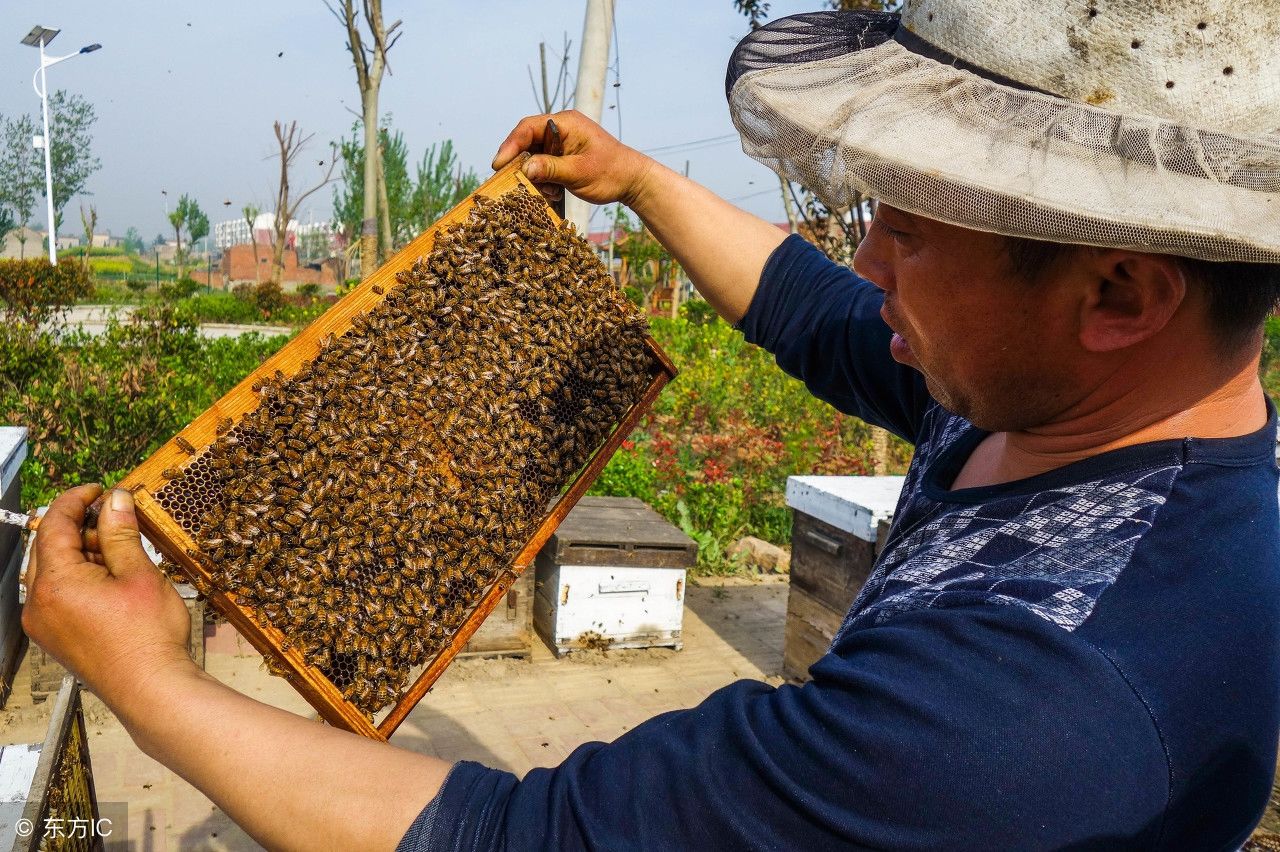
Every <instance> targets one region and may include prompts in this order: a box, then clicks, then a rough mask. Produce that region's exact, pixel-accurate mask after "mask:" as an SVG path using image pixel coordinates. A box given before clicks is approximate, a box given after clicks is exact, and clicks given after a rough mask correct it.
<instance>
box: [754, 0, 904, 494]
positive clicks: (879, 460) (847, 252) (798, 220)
mask: <svg viewBox="0 0 1280 852" xmlns="http://www.w3.org/2000/svg"><path fill="white" fill-rule="evenodd" d="M826 5H827V8H830V9H839V10H843V11H854V10H858V9H865V10H868V11H873V12H889V11H896V10H897V9H898V8H900V7H901V5H902V4H901V2H899V0H827V2H826ZM733 6H734V8H735V9H736V10H737V11H739V12H741V13H742V14H743V15H745V16H746V17H747V20H748V21H749V22H750V24H751V28H752V29H753V30H754V29H756V28H757V27H759V26H761V23H762V22H763V21H764V20H765V19H766V18H767V17H768V16H769V3H767V2H761V0H733ZM778 180H779V182H780V184H781V186H782V201H783V206H784V207H785V208H786V210H787V218H788V220H789V221H790V222H791V230H792V231H793V232H799V233H800V234H802V235H803V236H804V237H805V238H806V239H808V240H809V241H810V242H811V243H813V244H814V245H816V246H817V247H818V248H819V249H821V250H822V252H823V253H824V254H825V255H827V257H829V258H831V259H832V260H834V261H836V262H837V263H843V264H846V265H847V264H850V263H852V262H853V254H854V252H855V251H856V250H857V248H858V244H859V243H860V242H862V240H863V238H865V237H866V235H867V229H868V228H869V227H870V223H871V219H872V217H873V216H874V215H875V200H874V199H870V198H865V199H864V198H863V197H862V195H861V194H858V193H855V194H854V196H853V204H852V205H851V206H850V207H849V209H847V210H833V209H831V208H829V207H827V206H826V205H825V204H824V203H823V202H822V201H821V200H819V198H818V197H817V196H816V195H814V194H813V193H812V192H810V191H809V190H808V189H807V188H805V187H798V186H796V184H794V183H792V182H791V181H789V180H787V179H786V178H783V177H781V176H779V178H778ZM871 432H872V438H873V456H874V458H873V464H874V469H875V471H876V472H877V473H884V472H885V471H886V470H887V469H888V459H889V433H888V432H887V431H886V430H884V429H881V428H879V427H878V426H873V427H872V429H871Z"/></svg>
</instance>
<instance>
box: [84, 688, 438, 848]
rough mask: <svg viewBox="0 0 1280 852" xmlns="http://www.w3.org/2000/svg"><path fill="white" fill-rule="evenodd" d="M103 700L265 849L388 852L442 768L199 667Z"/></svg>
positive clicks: (432, 790)
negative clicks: (277, 704) (269, 701)
mask: <svg viewBox="0 0 1280 852" xmlns="http://www.w3.org/2000/svg"><path fill="white" fill-rule="evenodd" d="M104 700H106V701H107V704H108V706H110V707H111V709H112V710H113V711H114V712H115V713H116V715H117V716H118V717H119V718H120V719H121V721H122V722H123V724H124V725H125V727H126V729H127V730H128V731H129V733H130V735H131V736H132V737H133V739H134V741H135V742H136V743H137V744H138V746H139V748H141V749H142V750H143V751H144V752H146V753H147V754H148V755H150V756H151V757H153V758H155V759H156V760H158V761H159V762H160V763H162V764H164V765H165V766H168V767H169V768H170V769H172V770H173V771H174V772H176V773H177V774H179V775H181V776H182V777H183V778H185V779H186V780H187V781H188V782H190V783H191V784H192V785H194V786H195V787H197V788H198V789H199V790H200V791H201V792H203V793H204V794H205V795H207V796H208V797H209V798H210V799H211V800H212V801H213V802H214V803H216V804H217V805H218V806H219V807H220V808H222V809H223V811H225V812H226V813H227V815H228V816H230V817H231V819H232V820H234V821H235V822H236V823H237V824H238V825H240V826H241V827H242V828H244V830H245V831H247V832H248V833H249V834H250V835H251V836H252V837H253V838H254V839H255V840H257V841H258V842H259V843H261V844H262V845H264V846H266V847H267V848H269V849H317V848H332V849H341V850H357V849H371V850H373V849H381V850H390V849H394V848H395V846H396V844H397V843H399V841H400V839H401V837H402V836H403V835H404V832H405V831H406V830H407V829H408V828H409V825H410V824H411V823H412V822H413V820H414V818H415V817H416V816H417V815H418V813H419V811H421V809H422V808H423V807H424V806H425V805H426V804H427V803H428V802H429V801H431V799H433V798H434V797H435V794H436V792H437V791H438V790H439V788H440V786H441V784H443V783H444V779H445V775H446V774H447V773H448V770H449V765H448V764H446V763H445V762H444V761H441V760H438V759H436V758H433V757H427V756H425V755H420V754H415V753H413V752H409V751H405V750H403V749H398V748H395V747H392V746H389V745H386V744H383V743H377V742H374V741H372V740H368V739H365V738H363V737H359V736H357V735H355V734H350V733H347V732H345V731H339V730H337V729H335V728H331V727H329V726H327V725H324V724H321V723H319V722H314V721H310V720H307V719H304V718H302V717H300V716H296V715H294V714H292V713H288V712H286V711H283V710H280V709H277V708H274V707H269V706H267V705H265V704H262V703H261V702H258V701H255V700H253V699H251V698H248V697H246V696H244V695H241V694H240V693H238V692H236V691H235V690H233V689H230V688H229V687H227V686H224V685H223V684H221V683H219V682H218V681H217V680H215V679H214V678H212V677H210V676H208V675H206V674H205V673H203V672H201V671H199V670H198V669H196V668H195V667H194V666H190V667H188V668H175V669H173V670H172V671H170V672H167V673H165V674H163V675H158V676H153V677H151V678H149V679H147V680H146V681H145V682H143V683H141V684H137V685H135V686H133V687H132V688H130V689H129V690H128V691H127V693H120V696H119V697H117V696H114V695H112V694H111V693H110V691H108V696H106V697H105V699H104Z"/></svg>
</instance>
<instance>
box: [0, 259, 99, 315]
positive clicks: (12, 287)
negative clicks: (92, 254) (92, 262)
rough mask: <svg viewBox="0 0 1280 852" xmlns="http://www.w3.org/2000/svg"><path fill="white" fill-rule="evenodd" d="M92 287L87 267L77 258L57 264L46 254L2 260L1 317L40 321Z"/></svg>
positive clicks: (72, 301)
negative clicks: (50, 260) (54, 264)
mask: <svg viewBox="0 0 1280 852" xmlns="http://www.w3.org/2000/svg"><path fill="white" fill-rule="evenodd" d="M91 290H92V287H91V285H90V282H89V276H88V275H86V274H85V271H84V267H82V266H81V265H80V262H79V261H77V260H75V259H73V258H66V259H64V260H62V261H59V263H58V265H57V266H53V265H52V264H50V263H49V261H47V260H45V259H44V258H38V259H34V260H0V321H3V322H5V323H6V324H9V323H29V324H33V325H39V324H40V323H43V322H47V321H48V320H49V319H51V318H52V317H54V316H56V315H57V314H59V313H61V312H62V311H63V310H65V309H66V308H68V307H69V306H71V305H73V304H75V303H76V301H77V300H78V299H82V298H84V297H85V296H87V295H88V294H89V293H90V291H91Z"/></svg>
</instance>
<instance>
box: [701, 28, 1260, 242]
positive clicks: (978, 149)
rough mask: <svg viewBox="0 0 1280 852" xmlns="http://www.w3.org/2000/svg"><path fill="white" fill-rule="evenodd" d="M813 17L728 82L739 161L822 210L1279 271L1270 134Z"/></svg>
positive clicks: (759, 46)
mask: <svg viewBox="0 0 1280 852" xmlns="http://www.w3.org/2000/svg"><path fill="white" fill-rule="evenodd" d="M898 25H899V21H898V16H896V15H891V14H885V13H868V12H829V13H812V14H809V15H801V16H794V17H792V18H784V19H780V20H779V21H776V22H774V23H772V24H770V25H768V26H766V27H763V28H761V29H760V30H757V31H755V32H754V33H752V34H751V35H750V36H748V38H747V39H745V40H744V41H743V43H742V44H740V45H739V47H738V49H737V50H735V52H734V55H733V59H732V60H731V62H730V66H729V74H728V78H727V81H726V82H727V86H728V89H729V100H730V106H731V111H732V113H733V120H734V123H735V125H736V126H737V128H738V131H739V133H740V134H741V136H742V140H743V150H744V151H745V152H746V153H747V154H748V155H750V156H752V157H753V158H755V159H757V160H759V161H760V162H762V163H764V164H765V165H768V166H769V167H770V168H773V169H774V170H775V171H777V172H778V173H780V174H782V175H783V176H784V177H787V178H788V179H790V180H793V181H795V182H797V183H800V184H802V185H804V186H805V187H807V188H808V189H810V190H811V191H813V192H814V193H815V194H817V195H818V197H820V198H821V199H822V200H823V201H824V202H826V203H827V204H828V205H830V206H832V207H835V208H837V209H845V208H848V207H850V206H851V205H852V204H853V203H855V193H862V194H865V195H869V196H872V197H874V198H878V199H880V200H882V201H884V202H885V203H888V204H890V205H892V206H894V207H900V208H902V209H904V210H908V211H911V212H913V213H918V214H920V215H923V216H928V217H931V218H935V219H939V220H942V221H947V222H951V223H953V224H956V225H959V226H962V227H967V228H972V229H976V230H983V231H991V232H996V233H1003V234H1008V235H1010V236H1017V237H1029V238H1033V239H1041V240H1050V241H1055V242H1063V243H1075V244H1083V245H1098V246H1108V247H1122V248H1133V249H1137V250H1142V251H1152V252H1160V253H1167V254H1176V255H1181V256H1186V257H1196V258H1202V259H1205V260H1213V261H1247V262H1255V263H1277V262H1280V229H1278V228H1276V225H1275V223H1276V222H1277V221H1280V139H1277V138H1276V137H1262V138H1253V137H1238V136H1232V135H1229V134H1223V133H1216V132H1213V131H1207V130H1203V129H1198V128H1190V127H1181V126H1178V125H1174V124H1171V123H1170V122H1167V121H1164V120H1162V119H1157V118H1151V117H1148V116H1124V115H1120V114H1117V113H1112V112H1109V111H1107V110H1104V109H1101V108H1099V107H1094V106H1090V105H1087V104H1080V103H1076V102H1073V101H1069V100H1066V99H1064V98H1059V97H1057V96H1054V95H1050V94H1046V93H1043V92H1037V91H1033V90H1023V89H1018V88H1014V87H1013V86H1010V85H1007V84H1005V83H1001V82H997V81H995V80H991V79H987V78H986V77H983V76H979V74H976V73H974V72H973V71H969V70H965V69H963V68H958V67H955V66H953V65H950V64H945V63H943V62H939V61H937V60H936V59H933V58H930V57H929V56H925V55H922V54H920V53H917V52H914V51H912V50H909V49H907V48H906V47H904V46H903V44H901V43H899V42H898V41H896V40H895V39H894V34H895V32H896V31H897V29H898Z"/></svg>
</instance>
